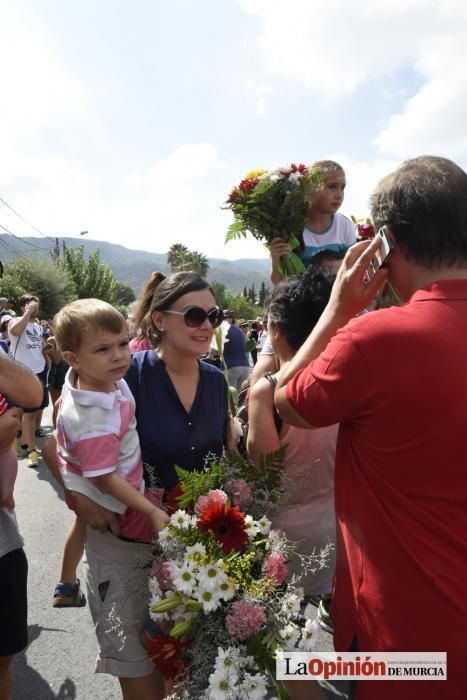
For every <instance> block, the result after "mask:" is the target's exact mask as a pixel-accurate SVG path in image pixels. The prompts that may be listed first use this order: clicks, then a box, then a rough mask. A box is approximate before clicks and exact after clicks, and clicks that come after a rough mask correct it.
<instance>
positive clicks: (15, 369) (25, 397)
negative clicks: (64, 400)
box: [0, 355, 43, 408]
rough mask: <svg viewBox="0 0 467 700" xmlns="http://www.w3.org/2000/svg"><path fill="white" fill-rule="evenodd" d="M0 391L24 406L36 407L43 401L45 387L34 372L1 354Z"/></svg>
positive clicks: (12, 400)
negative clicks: (43, 387)
mask: <svg viewBox="0 0 467 700" xmlns="http://www.w3.org/2000/svg"><path fill="white" fill-rule="evenodd" d="M0 393H2V394H4V395H5V396H6V397H7V398H8V399H9V400H10V401H11V402H13V403H17V404H21V406H22V407H23V408H34V407H35V406H40V405H41V403H42V396H43V389H42V384H41V383H40V381H39V380H38V378H37V377H36V375H35V374H34V372H31V370H30V369H28V368H27V367H25V366H24V365H20V364H19V362H14V360H10V358H9V357H7V356H6V355H0Z"/></svg>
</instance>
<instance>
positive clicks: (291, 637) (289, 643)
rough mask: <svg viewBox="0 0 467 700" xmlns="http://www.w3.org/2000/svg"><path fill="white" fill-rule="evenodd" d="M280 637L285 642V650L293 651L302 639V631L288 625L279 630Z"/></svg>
mask: <svg viewBox="0 0 467 700" xmlns="http://www.w3.org/2000/svg"><path fill="white" fill-rule="evenodd" d="M279 635H280V636H281V637H282V639H283V640H284V642H285V648H286V649H287V650H289V651H290V650H292V649H293V648H294V647H295V645H296V644H297V642H298V639H299V637H300V630H299V629H297V628H296V627H295V625H290V624H289V625H286V626H285V627H283V628H282V629H281V630H279Z"/></svg>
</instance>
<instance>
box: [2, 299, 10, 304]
mask: <svg viewBox="0 0 467 700" xmlns="http://www.w3.org/2000/svg"><path fill="white" fill-rule="evenodd" d="M9 301H10V300H9V299H8V298H7V297H0V304H8V302H9Z"/></svg>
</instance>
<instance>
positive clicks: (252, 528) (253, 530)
mask: <svg viewBox="0 0 467 700" xmlns="http://www.w3.org/2000/svg"><path fill="white" fill-rule="evenodd" d="M245 528H246V531H247V533H248V538H249V540H250V542H251V541H252V540H254V539H255V537H256V535H257V534H258V532H259V531H260V526H259V524H258V523H257V522H256V521H255V520H253V518H252V516H251V515H245Z"/></svg>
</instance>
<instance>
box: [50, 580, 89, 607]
mask: <svg viewBox="0 0 467 700" xmlns="http://www.w3.org/2000/svg"><path fill="white" fill-rule="evenodd" d="M52 605H53V607H54V608H82V607H83V606H84V605H86V598H85V596H84V593H83V592H82V590H81V589H80V587H79V578H77V579H76V583H57V585H56V586H55V591H54V598H53V602H52Z"/></svg>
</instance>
